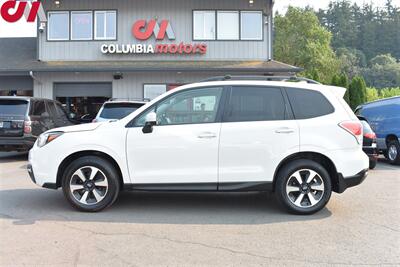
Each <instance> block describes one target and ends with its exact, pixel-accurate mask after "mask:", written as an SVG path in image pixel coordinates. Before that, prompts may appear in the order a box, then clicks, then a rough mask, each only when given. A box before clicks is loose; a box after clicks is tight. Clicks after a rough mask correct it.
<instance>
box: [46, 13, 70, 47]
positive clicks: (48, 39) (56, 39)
mask: <svg viewBox="0 0 400 267" xmlns="http://www.w3.org/2000/svg"><path fill="white" fill-rule="evenodd" d="M50 14H66V15H67V16H68V23H67V26H68V37H67V38H66V39H64V38H62V39H61V38H50ZM70 24H71V14H70V11H66V10H64V11H47V36H46V37H47V41H55V42H59V41H69V40H70V39H71V26H70Z"/></svg>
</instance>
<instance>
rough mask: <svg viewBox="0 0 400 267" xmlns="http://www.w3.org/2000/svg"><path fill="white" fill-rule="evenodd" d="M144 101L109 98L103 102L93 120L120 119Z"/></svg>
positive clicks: (144, 102)
mask: <svg viewBox="0 0 400 267" xmlns="http://www.w3.org/2000/svg"><path fill="white" fill-rule="evenodd" d="M146 103H147V102H146V101H144V100H118V99H111V100H109V101H107V102H105V103H104V104H103V106H102V107H101V108H100V110H99V112H98V113H97V116H96V118H95V119H94V120H93V122H102V121H110V120H120V119H122V118H125V117H126V116H128V115H129V114H131V113H132V112H134V111H135V110H137V109H138V108H140V107H141V106H143V105H144V104H146Z"/></svg>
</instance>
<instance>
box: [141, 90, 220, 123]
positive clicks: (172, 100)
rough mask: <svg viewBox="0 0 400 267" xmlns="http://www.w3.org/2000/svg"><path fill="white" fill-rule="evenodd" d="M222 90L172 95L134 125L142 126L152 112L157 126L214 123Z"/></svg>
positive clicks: (193, 91)
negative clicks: (154, 113)
mask: <svg viewBox="0 0 400 267" xmlns="http://www.w3.org/2000/svg"><path fill="white" fill-rule="evenodd" d="M222 90H223V88H222V87H212V88H211V87H210V88H199V89H194V90H189V91H183V92H179V93H177V94H173V95H171V96H169V97H167V98H166V99H165V100H162V101H161V102H159V103H157V104H156V105H155V107H153V108H152V109H150V110H148V111H147V112H145V113H143V114H141V115H140V116H139V117H138V118H137V119H136V120H135V123H134V125H135V126H144V124H145V120H146V115H147V114H148V113H150V112H154V111H155V112H156V113H157V125H177V124H199V123H209V122H215V120H216V116H217V111H218V106H219V102H220V99H221V95H222Z"/></svg>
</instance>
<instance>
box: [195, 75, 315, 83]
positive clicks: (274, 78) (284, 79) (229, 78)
mask: <svg viewBox="0 0 400 267" xmlns="http://www.w3.org/2000/svg"><path fill="white" fill-rule="evenodd" d="M250 80H253V81H282V82H307V83H311V84H320V83H319V82H317V81H314V80H311V79H308V78H303V77H296V76H263V75H253V76H249V75H225V76H216V77H211V78H207V79H204V80H201V82H216V81H250Z"/></svg>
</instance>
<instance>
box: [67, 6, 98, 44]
mask: <svg viewBox="0 0 400 267" xmlns="http://www.w3.org/2000/svg"><path fill="white" fill-rule="evenodd" d="M74 13H75V14H85V13H86V14H90V17H91V19H90V20H91V22H92V25H91V27H90V33H91V34H90V38H80V39H74V38H73V27H72V22H73V21H72V15H73V14H74ZM69 24H70V25H69V31H70V33H69V39H70V40H71V41H92V40H93V37H94V33H93V27H94V17H93V11H92V10H71V11H70V17H69Z"/></svg>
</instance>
